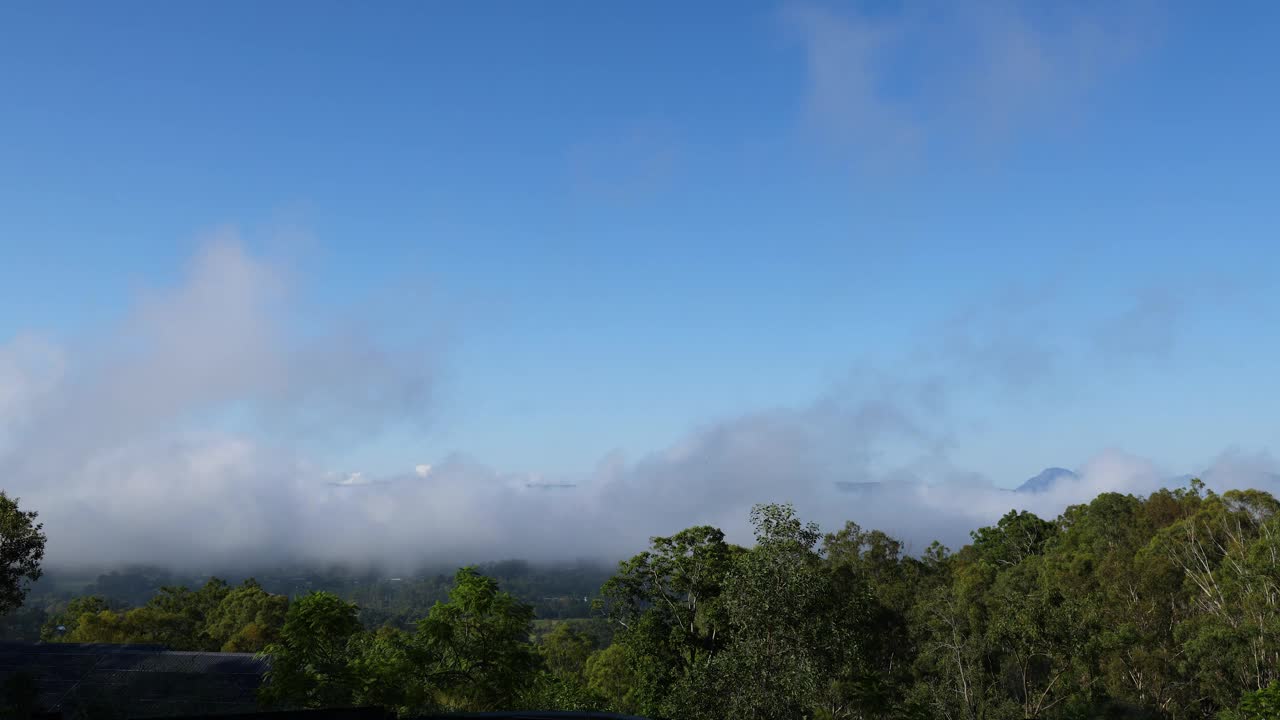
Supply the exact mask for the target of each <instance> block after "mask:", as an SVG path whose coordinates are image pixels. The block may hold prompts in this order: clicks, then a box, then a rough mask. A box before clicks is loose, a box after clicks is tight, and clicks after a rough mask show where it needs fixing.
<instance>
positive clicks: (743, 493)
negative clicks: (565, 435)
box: [0, 235, 1275, 567]
mask: <svg viewBox="0 0 1280 720" xmlns="http://www.w3.org/2000/svg"><path fill="white" fill-rule="evenodd" d="M1001 317H1003V316H1001ZM289 318H290V299H289V295H288V294H287V293H286V292H284V291H283V290H282V283H281V281H280V276H279V272H278V271H277V270H276V269H275V268H273V267H272V266H271V265H269V264H267V263H264V262H262V261H260V260H258V259H255V258H253V257H251V256H250V255H248V254H246V253H245V252H244V251H243V250H242V249H241V248H240V246H239V244H238V243H237V241H236V239H235V238H234V236H231V235H224V236H222V237H221V238H219V239H217V240H215V241H214V242H213V244H212V245H210V246H209V248H208V249H207V250H206V251H205V252H204V253H203V254H201V255H200V256H199V257H198V258H197V259H196V260H195V262H194V263H193V265H192V267H191V270H190V272H189V273H188V276H187V278H186V280H185V281H184V282H183V283H182V284H180V285H179V286H177V287H175V288H171V289H169V290H166V291H163V292H155V293H153V294H151V295H149V296H147V297H146V298H144V299H143V300H142V301H141V302H140V303H139V305H138V306H137V307H136V308H135V309H134V311H133V312H132V313H131V314H130V315H129V316H128V318H127V320H126V321H125V322H124V324H123V325H122V327H121V328H119V329H117V331H116V332H113V333H107V334H100V335H96V336H94V337H97V338H103V337H105V338H108V340H106V341H105V342H104V341H101V340H99V341H97V342H93V341H86V342H85V343H84V344H79V345H68V346H65V347H63V346H59V345H57V344H54V343H51V342H50V341H48V340H41V339H38V338H36V337H34V336H30V335H28V336H23V337H22V338H18V339H15V340H12V341H10V342H9V343H7V344H4V345H0V437H2V438H3V440H4V442H3V443H2V444H0V477H3V478H5V480H4V487H5V489H6V490H8V491H10V492H12V493H13V494H16V495H18V496H20V497H21V498H22V502H23V505H24V507H30V508H32V509H35V510H37V511H39V512H40V513H41V519H42V520H43V521H44V522H45V523H46V529H47V531H48V533H49V536H50V544H49V554H48V561H49V562H50V563H51V564H55V565H57V564H63V565H65V564H69V563H76V564H83V563H87V564H99V565H100V564H111V563H123V562H160V563H173V564H193V563H194V564H199V565H202V566H204V567H208V566H209V565H218V564H222V565H226V564H235V565H244V564H254V563H265V562H277V561H285V560H316V561H321V560H323V561H333V560H342V561H351V562H368V561H378V562H383V563H388V564H405V563H412V562H419V561H423V560H427V559H437V560H443V561H447V562H458V563H461V562H468V561H477V560H488V559H495V558H499V557H504V556H522V557H527V558H531V559H549V558H563V557H566V556H567V557H574V556H608V557H615V558H616V557H619V556H623V555H626V554H630V553H633V552H636V551H638V550H639V549H641V548H643V547H644V546H645V544H646V543H647V540H648V538H649V537H650V536H652V535H656V534H666V533H671V532H674V531H677V530H679V529H681V528H683V527H687V526H689V525H693V524H704V523H707V524H714V525H718V526H720V527H723V528H724V529H725V530H726V532H728V533H729V534H730V536H731V537H732V538H733V539H734V540H736V541H739V542H747V541H749V539H750V532H749V528H748V527H747V517H748V512H749V509H750V506H751V505H752V504H754V503H758V502H792V503H794V504H795V505H796V506H797V508H798V510H799V511H800V512H801V513H802V514H803V515H804V516H805V517H807V518H811V519H813V520H815V521H818V522H819V523H821V524H822V525H823V526H824V527H827V528H835V527H838V526H839V525H841V524H842V523H843V522H844V521H845V520H855V521H857V522H858V523H860V524H862V525H863V526H865V527H876V528H881V529H884V530H886V531H889V532H891V533H894V534H897V535H900V536H901V537H903V538H904V539H906V540H907V541H908V542H909V543H910V544H911V545H912V547H914V548H916V549H921V548H922V547H923V546H924V545H926V544H927V543H928V542H929V541H930V540H932V539H935V538H936V539H941V540H943V541H944V542H946V543H948V544H951V545H953V546H955V545H958V544H959V543H961V542H963V541H964V539H965V538H966V537H967V533H968V531H969V530H970V529H972V528H974V527H976V526H978V525H981V524H986V523H990V522H993V521H995V520H996V519H998V518H999V517H1000V516H1001V515H1002V514H1003V513H1004V512H1007V511H1008V510H1009V509H1011V508H1013V507H1022V508H1025V509H1030V510H1032V511H1034V512H1036V513H1038V514H1041V515H1044V516H1053V515H1055V514H1056V513H1058V512H1060V511H1061V510H1062V509H1063V508H1064V507H1066V506H1067V505H1068V504H1071V503H1076V502H1085V501H1087V500H1088V499H1090V498H1092V497H1093V496H1094V495H1096V494H1097V493H1098V492H1100V491H1103V490H1118V491H1123V492H1137V493H1145V492H1150V491H1151V490H1153V489H1155V488H1156V487H1158V486H1159V485H1160V483H1161V479H1162V478H1165V477H1169V476H1170V475H1173V474H1177V473H1178V472H1181V471H1183V470H1184V469H1181V468H1180V469H1177V470H1176V471H1175V472H1166V471H1165V470H1164V469H1158V468H1157V467H1156V466H1155V465H1154V464H1153V463H1152V462H1150V461H1147V460H1144V459H1141V458H1134V457H1131V456H1128V455H1125V454H1123V453H1120V452H1117V451H1109V452H1106V453H1103V454H1101V455H1099V456H1098V457H1096V458H1094V459H1093V460H1091V461H1089V462H1086V463H1085V464H1084V466H1083V468H1082V471H1081V475H1082V476H1081V478H1080V479H1079V480H1078V481H1075V482H1066V483H1062V484H1060V485H1058V486H1055V487H1054V488H1052V489H1051V490H1050V491H1048V492H1045V493H1040V494H1036V495H1014V494H1012V493H1010V492H1008V491H1007V490H1004V489H1002V488H999V487H996V486H995V485H994V484H993V483H992V482H991V481H990V479H989V478H985V477H983V476H982V475H980V474H978V473H974V472H972V470H970V469H968V468H962V467H957V466H956V465H955V464H954V463H953V461H952V460H951V458H950V457H949V450H950V448H951V447H952V446H953V445H954V444H955V434H956V432H955V429H954V426H955V418H954V417H953V416H952V412H953V411H951V410H950V409H949V408H951V407H952V406H953V403H952V401H951V395H952V389H953V387H955V385H956V382H957V380H956V378H955V377H951V376H945V375H943V376H926V377H922V378H912V377H910V375H909V374H907V373H906V372H905V369H900V370H902V371H901V372H899V373H898V374H896V375H895V374H876V373H870V372H867V373H860V374H858V375H857V376H856V377H855V378H854V379H853V380H851V381H850V382H848V383H845V384H843V385H841V386H839V387H836V388H834V389H833V390H831V391H830V392H829V393H827V394H825V395H824V396H822V397H820V398H818V399H817V400H816V401H815V402H813V403H811V404H809V405H808V406H803V407H793V408H781V409H775V410H769V411H762V412H757V413H751V414H747V415H744V416H741V417H736V418H728V419H724V420H722V421H720V422H715V423H711V424H708V425H706V426H704V427H703V428H701V429H699V430H697V431H696V432H692V433H690V434H688V435H687V436H686V437H685V438H683V439H682V440H681V441H679V442H677V443H674V444H673V445H672V446H671V447H669V448H659V449H657V450H655V451H653V452H651V453H649V454H647V455H642V456H640V457H639V458H638V459H636V460H635V461H631V462H629V461H627V460H625V459H624V458H623V457H622V456H621V454H618V453H612V454H610V455H608V456H606V457H605V458H603V459H602V460H601V461H600V462H599V463H598V465H597V466H596V468H595V469H594V470H592V471H591V472H589V473H586V474H585V475H584V476H581V477H547V478H545V480H546V482H545V483H544V484H545V485H547V486H549V487H545V488H544V487H528V482H527V481H528V478H529V477H530V475H528V474H519V475H513V474H506V473H502V472H499V471H498V470H495V469H493V468H490V467H487V466H486V465H484V464H482V463H480V462H477V461H474V460H471V459H469V458H466V457H464V456H460V455H455V456H450V457H447V458H445V459H443V460H442V461H440V462H438V463H434V464H431V465H428V464H425V463H424V464H421V465H418V466H416V467H415V468H413V470H412V471H411V472H408V471H407V472H406V473H405V474H404V475H403V476H402V477H392V478H380V477H374V476H370V475H365V474H362V473H358V472H357V473H351V474H349V475H336V476H334V475H327V474H326V473H325V471H324V469H323V467H322V465H323V464H324V463H322V462H321V461H320V460H319V455H318V454H317V451H318V450H320V449H322V448H331V447H333V442H332V440H333V438H338V439H339V440H340V439H342V438H343V437H345V436H346V434H347V433H348V432H352V433H359V434H361V435H364V434H366V433H367V434H373V433H376V432H377V431H378V430H379V429H381V428H383V427H387V426H389V425H393V424H395V423H401V422H406V421H407V422H414V421H416V420H418V419H419V418H420V416H421V415H422V413H423V412H424V411H425V409H426V405H427V404H428V401H429V398H430V389H431V372H430V364H429V362H428V361H429V359H430V353H428V352H427V351H426V349H425V348H409V349H407V350H406V349H403V348H401V349H398V350H394V351H393V350H392V349H390V348H388V347H387V346H385V345H384V344H382V343H381V342H379V341H378V338H377V337H376V335H375V334H373V333H369V332H364V331H361V330H359V329H358V325H357V329H356V330H350V329H348V330H347V331H345V332H342V333H321V334H318V335H307V336H304V335H302V334H301V333H299V332H297V330H296V328H295V327H294V326H293V325H292V324H291V323H290V322H289ZM956 327H960V328H961V329H963V328H966V327H968V325H965V324H961V325H957V326H956ZM957 347H968V348H971V349H972V348H977V349H978V350H980V349H981V347H982V346H981V345H973V344H966V343H960V344H959V345H958V346H957ZM1000 352H1002V351H1000V350H998V349H996V350H991V351H989V352H988V351H985V350H983V351H977V350H975V351H974V352H972V353H971V354H972V355H973V357H972V358H970V361H971V362H980V363H981V362H992V355H999V354H1000ZM1006 371H1007V369H999V370H997V374H1000V373H1003V372H1006ZM1032 374H1033V375H1034V373H1032ZM973 377H980V376H973V375H969V374H964V373H961V376H960V377H959V382H960V383H962V384H968V383H970V382H971V380H972V378H973ZM1018 377H1019V378H1021V377H1022V376H1021V375H1018ZM313 431H314V432H313ZM316 437H318V438H319V441H318V442H314V441H313V438H316ZM1070 461H1071V458H1046V459H1045V463H1046V464H1056V463H1063V462H1070ZM1037 469H1038V468H1028V471H1027V474H1028V475H1030V474H1033V473H1034V472H1035V470H1037ZM1274 472H1275V464H1274V462H1272V461H1271V459H1270V458H1269V456H1265V455H1262V456H1250V455H1245V454H1241V453H1228V454H1224V455H1223V456H1222V457H1221V458H1219V459H1218V460H1217V461H1215V462H1214V463H1213V465H1212V468H1211V471H1210V472H1209V473H1206V475H1207V476H1208V477H1210V478H1212V479H1213V482H1214V483H1216V487H1220V488H1221V487H1228V486H1243V485H1249V484H1260V483H1271V485H1265V486H1264V487H1271V486H1274V484H1275V483H1274ZM326 480H328V481H329V482H326ZM1006 480H1007V479H1006ZM840 482H849V483H879V485H864V486H862V487H863V488H869V489H867V490H866V491H865V492H861V493H859V494H850V493H847V492H843V491H842V490H841V489H840V488H839V487H838V486H837V483H840ZM568 484H572V485H573V487H568V486H567V485H568ZM335 485H336V486H335ZM552 488H554V489H552Z"/></svg>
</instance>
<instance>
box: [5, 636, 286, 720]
mask: <svg viewBox="0 0 1280 720" xmlns="http://www.w3.org/2000/svg"><path fill="white" fill-rule="evenodd" d="M267 669H268V664H267V661H266V660H265V659H262V658H259V657H257V656H255V655H253V654H249V653H214V652H178V651H172V650H166V649H165V648H164V647H162V646H158V645H98V644H78V643H38V644H30V643H0V681H3V680H7V679H8V678H10V677H11V676H12V675H14V674H15V673H18V672H22V671H25V672H27V673H30V674H31V675H32V676H33V678H34V680H35V686H36V690H37V692H38V697H39V699H38V701H37V705H38V707H39V709H41V710H43V711H60V712H62V713H63V714H64V716H66V717H73V716H76V715H79V714H81V713H90V714H98V713H95V712H94V709H96V708H103V709H106V708H110V715H111V716H118V717H125V718H148V717H165V716H174V715H196V714H202V715H215V714H225V713H245V712H252V711H254V710H256V709H257V690H258V686H259V685H261V684H262V677H263V675H264V674H265V673H266V671H267Z"/></svg>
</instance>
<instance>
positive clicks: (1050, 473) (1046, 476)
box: [1014, 467, 1080, 493]
mask: <svg viewBox="0 0 1280 720" xmlns="http://www.w3.org/2000/svg"><path fill="white" fill-rule="evenodd" d="M1079 477H1080V476H1079V475H1077V474H1075V473H1074V472H1072V471H1071V470H1068V469H1066V468H1060V467H1051V468H1045V469H1044V470H1041V471H1040V474H1039V475H1036V476H1035V477H1033V478H1030V479H1028V480H1027V481H1026V482H1024V483H1022V484H1021V485H1019V486H1018V487H1017V489H1016V490H1014V492H1022V493H1038V492H1044V491H1046V490H1048V489H1049V488H1051V487H1053V486H1054V484H1056V483H1057V482H1058V481H1059V480H1063V479H1069V480H1075V479H1077V478H1079Z"/></svg>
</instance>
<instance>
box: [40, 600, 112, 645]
mask: <svg viewBox="0 0 1280 720" xmlns="http://www.w3.org/2000/svg"><path fill="white" fill-rule="evenodd" d="M106 609H108V605H107V601H106V598H103V597H102V596H101V595H87V596H85V597H78V598H75V599H73V600H71V601H70V602H69V603H67V606H66V607H65V608H63V609H62V610H61V611H59V612H56V613H54V614H53V615H52V616H50V617H49V619H48V621H46V622H45V624H44V626H43V627H41V628H40V640H41V641H42V642H58V641H61V640H66V639H67V636H68V635H71V634H74V633H75V631H76V628H77V627H78V626H79V624H80V618H81V616H83V615H96V614H98V613H100V612H102V611H103V610H106Z"/></svg>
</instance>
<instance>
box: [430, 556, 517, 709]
mask: <svg viewBox="0 0 1280 720" xmlns="http://www.w3.org/2000/svg"><path fill="white" fill-rule="evenodd" d="M532 623H533V608H531V607H530V606H528V605H526V604H524V603H522V602H520V601H518V600H516V599H515V598H514V597H512V596H511V594H510V593H506V592H502V591H501V590H500V589H499V588H498V584H497V582H495V581H494V580H493V579H491V578H488V577H485V576H484V575H481V574H480V573H479V572H477V571H476V569H475V568H472V567H466V568H462V569H460V570H458V572H457V575H456V576H455V585H454V588H453V590H451V591H450V593H449V602H447V603H436V605H435V607H433V608H431V612H430V613H428V614H427V617H426V618H424V619H423V620H421V621H420V622H419V623H418V628H417V632H416V633H415V636H414V645H415V646H416V652H417V654H418V655H419V657H422V658H424V659H425V660H426V662H427V663H428V665H427V668H426V673H425V678H424V680H425V681H426V684H427V685H428V686H429V687H431V688H434V689H435V690H436V693H437V695H436V697H437V699H438V701H439V704H440V705H442V706H444V707H445V708H446V709H455V710H473V711H488V710H499V709H502V708H507V707H510V705H511V704H512V702H513V701H514V700H515V699H516V698H518V697H519V695H520V693H521V692H523V691H524V690H525V689H526V687H527V686H528V685H529V683H531V682H532V681H533V679H534V674H535V673H536V671H537V669H538V667H539V665H540V658H539V656H538V653H537V650H536V649H535V648H534V646H533V645H532V643H530V642H529V636H530V634H531V632H532Z"/></svg>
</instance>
